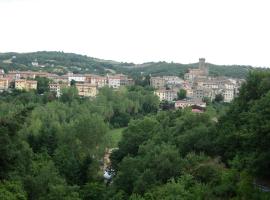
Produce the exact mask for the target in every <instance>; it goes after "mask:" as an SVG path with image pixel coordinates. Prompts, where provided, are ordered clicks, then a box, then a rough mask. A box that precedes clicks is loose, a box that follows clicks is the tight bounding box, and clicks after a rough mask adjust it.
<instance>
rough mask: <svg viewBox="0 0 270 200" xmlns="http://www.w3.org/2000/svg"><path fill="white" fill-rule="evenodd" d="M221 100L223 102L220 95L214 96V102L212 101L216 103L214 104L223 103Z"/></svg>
mask: <svg viewBox="0 0 270 200" xmlns="http://www.w3.org/2000/svg"><path fill="white" fill-rule="evenodd" d="M223 100H224V97H223V95H222V94H217V95H216V96H215V100H214V101H216V102H221V101H223Z"/></svg>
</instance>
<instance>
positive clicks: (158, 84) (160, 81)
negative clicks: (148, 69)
mask: <svg viewBox="0 0 270 200" xmlns="http://www.w3.org/2000/svg"><path fill="white" fill-rule="evenodd" d="M150 85H151V86H152V87H153V88H156V89H160V88H164V87H165V85H166V81H165V79H164V78H162V77H151V78H150Z"/></svg>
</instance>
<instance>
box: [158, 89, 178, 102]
mask: <svg viewBox="0 0 270 200" xmlns="http://www.w3.org/2000/svg"><path fill="white" fill-rule="evenodd" d="M154 93H155V94H156V95H157V96H158V97H159V100H160V101H164V100H166V101H174V100H175V99H176V98H177V91H175V90H166V89H159V90H156V91H155V92H154Z"/></svg>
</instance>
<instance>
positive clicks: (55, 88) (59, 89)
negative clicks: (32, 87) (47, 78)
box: [49, 83, 69, 97]
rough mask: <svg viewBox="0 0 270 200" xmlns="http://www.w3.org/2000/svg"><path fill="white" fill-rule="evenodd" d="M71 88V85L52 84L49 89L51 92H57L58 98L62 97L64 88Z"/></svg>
mask: <svg viewBox="0 0 270 200" xmlns="http://www.w3.org/2000/svg"><path fill="white" fill-rule="evenodd" d="M67 87H69V83H50V84H49V89H50V91H51V92H55V93H56V96H57V97H60V96H61V95H62V90H63V88H67Z"/></svg>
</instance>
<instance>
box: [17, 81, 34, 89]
mask: <svg viewBox="0 0 270 200" xmlns="http://www.w3.org/2000/svg"><path fill="white" fill-rule="evenodd" d="M15 89H17V90H26V91H29V90H36V89H37V81H33V80H26V79H18V80H15Z"/></svg>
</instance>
